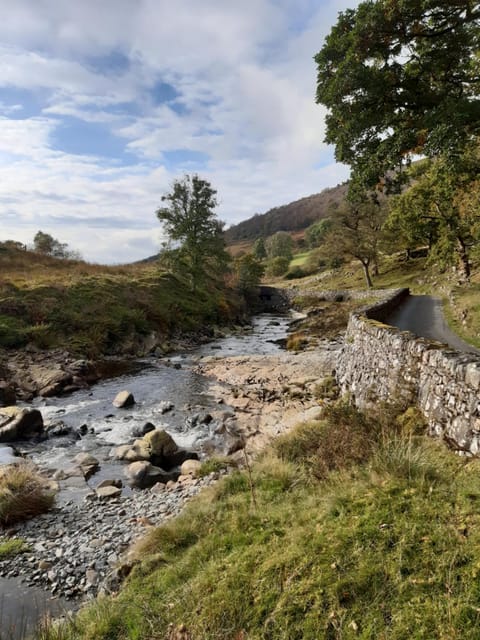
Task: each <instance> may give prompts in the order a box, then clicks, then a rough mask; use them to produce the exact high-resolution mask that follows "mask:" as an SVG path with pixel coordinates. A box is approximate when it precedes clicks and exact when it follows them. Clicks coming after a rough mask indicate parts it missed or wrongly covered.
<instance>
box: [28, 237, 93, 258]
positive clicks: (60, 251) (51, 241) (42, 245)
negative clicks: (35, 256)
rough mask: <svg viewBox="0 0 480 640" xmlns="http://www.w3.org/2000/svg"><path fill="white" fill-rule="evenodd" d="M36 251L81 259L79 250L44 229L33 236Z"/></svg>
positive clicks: (54, 255)
mask: <svg viewBox="0 0 480 640" xmlns="http://www.w3.org/2000/svg"><path fill="white" fill-rule="evenodd" d="M33 248H34V251H37V252H38V253H43V254H44V255H47V256H53V257H54V258H63V259H65V260H81V256H80V254H79V252H78V251H74V250H72V249H69V247H68V244H67V243H66V242H60V240H57V239H56V238H54V237H53V236H51V235H50V234H49V233H44V232H43V231H37V233H36V234H35V237H34V238H33Z"/></svg>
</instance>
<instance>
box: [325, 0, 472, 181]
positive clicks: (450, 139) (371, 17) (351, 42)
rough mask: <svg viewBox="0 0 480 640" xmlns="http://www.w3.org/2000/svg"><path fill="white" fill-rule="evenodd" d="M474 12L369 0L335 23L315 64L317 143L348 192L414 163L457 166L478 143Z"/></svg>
mask: <svg viewBox="0 0 480 640" xmlns="http://www.w3.org/2000/svg"><path fill="white" fill-rule="evenodd" d="M479 19H480V3H479V2H476V1H474V0H368V1H364V2H362V3H361V4H360V5H359V6H358V7H357V8H356V9H354V10H352V9H349V10H347V11H345V12H343V13H340V14H339V18H338V21H337V24H336V25H335V26H334V27H333V29H332V30H331V32H330V35H329V36H328V37H327V39H326V41H325V44H324V46H323V48H322V49H321V51H320V52H319V53H318V54H317V55H316V56H315V61H316V63H317V68H318V79H317V96H316V99H317V102H318V103H321V104H323V105H325V106H326V107H327V108H328V109H329V114H328V116H327V120H326V125H327V129H326V137H325V141H326V142H328V143H332V144H334V145H335V151H336V158H337V160H339V161H341V162H345V163H346V164H349V165H350V166H351V167H352V169H353V172H352V180H353V181H352V185H353V188H354V187H355V185H356V184H357V183H360V184H361V188H364V187H365V186H367V187H372V186H373V185H375V184H376V183H377V182H378V180H379V179H383V180H386V181H390V180H392V178H393V177H398V176H401V173H400V172H398V171H396V172H395V173H390V174H389V173H388V171H389V170H391V169H398V167H401V165H402V164H403V163H404V162H405V161H406V162H409V160H410V158H411V157H412V155H414V154H419V153H421V154H424V155H427V156H430V157H433V156H437V155H440V154H441V155H445V156H447V157H449V158H450V159H455V158H456V157H457V156H458V154H459V153H460V152H461V150H462V149H463V148H465V147H466V146H468V145H469V144H470V143H471V141H472V140H473V139H474V138H475V137H476V136H478V135H479V133H480V95H479V91H478V87H479V86H480V84H479V83H480V61H479V55H478V52H479V49H480V29H479V27H478V21H479Z"/></svg>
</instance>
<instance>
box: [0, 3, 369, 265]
mask: <svg viewBox="0 0 480 640" xmlns="http://www.w3.org/2000/svg"><path fill="white" fill-rule="evenodd" d="M356 4H358V2H357V0H202V1H201V2H200V1H199V0H175V1H172V0H81V1H80V0H15V1H14V2H12V0H0V10H1V16H2V20H1V21H0V220H1V225H0V240H7V239H13V240H18V241H21V242H23V243H26V244H28V245H31V244H32V242H33V237H34V235H35V233H36V232H37V231H38V230H42V231H43V232H44V233H49V234H51V235H52V236H53V237H54V238H56V239H58V240H59V241H61V242H65V243H67V244H68V245H69V247H70V248H72V249H75V250H76V251H78V252H80V254H81V255H82V256H83V257H84V258H85V259H86V260H88V261H90V262H97V263H105V264H114V263H125V262H131V261H135V260H140V259H142V258H145V257H147V256H150V255H152V254H155V253H157V252H158V250H159V248H160V246H161V243H162V241H164V240H165V237H164V235H163V233H162V228H161V225H160V223H159V222H158V219H157V218H156V215H155V211H156V209H157V208H158V207H159V206H160V205H161V197H162V195H164V194H165V193H168V191H169V190H170V189H171V186H172V183H173V181H174V180H175V179H179V178H181V177H182V176H183V175H184V174H186V173H188V174H193V173H197V174H198V175H199V176H200V177H202V178H204V179H206V180H208V181H209V182H210V183H211V184H212V186H213V187H214V188H215V189H216V190H217V198H218V201H219V206H218V208H217V215H218V217H219V218H220V219H221V220H223V221H224V222H225V223H226V226H227V227H228V226H230V225H232V224H236V223H238V222H240V221H242V220H245V219H247V218H249V217H251V216H252V215H254V214H255V213H264V212H265V211H267V210H268V209H270V208H272V207H275V206H279V205H282V204H287V203H288V202H292V201H293V200H297V199H299V198H302V197H304V196H308V195H310V194H312V193H318V192H319V191H321V190H322V189H324V188H326V187H333V186H335V185H336V184H339V183H341V182H343V181H344V180H346V179H347V178H348V169H347V167H345V166H343V165H340V164H337V163H336V162H335V160H334V153H333V148H332V147H330V146H327V145H325V144H324V142H323V138H324V130H325V124H324V118H325V114H326V111H325V109H324V108H323V106H321V105H317V104H315V83H316V69H315V63H314V61H313V56H314V55H315V53H317V52H318V51H319V50H320V48H321V47H322V43H323V40H324V38H325V36H326V35H327V34H328V32H329V31H330V29H331V27H332V26H333V24H334V23H335V22H336V19H337V15H338V12H339V11H342V10H345V9H346V8H349V7H354V6H356Z"/></svg>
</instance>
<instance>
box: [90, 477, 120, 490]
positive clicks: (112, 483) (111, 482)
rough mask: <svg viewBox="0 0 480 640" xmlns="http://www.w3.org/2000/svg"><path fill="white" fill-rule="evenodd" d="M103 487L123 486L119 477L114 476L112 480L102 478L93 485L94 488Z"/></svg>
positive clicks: (118, 487)
mask: <svg viewBox="0 0 480 640" xmlns="http://www.w3.org/2000/svg"><path fill="white" fill-rule="evenodd" d="M103 487H117V489H121V488H122V487H123V482H122V481H121V480H120V478H115V479H112V480H102V481H101V482H99V483H98V484H97V486H96V487H95V489H96V490H98V489H102V488H103Z"/></svg>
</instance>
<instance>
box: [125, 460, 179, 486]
mask: <svg viewBox="0 0 480 640" xmlns="http://www.w3.org/2000/svg"><path fill="white" fill-rule="evenodd" d="M125 474H126V476H127V478H128V479H129V483H130V485H131V486H132V487H137V488H138V489H147V488H149V487H152V486H153V485H154V484H156V483H157V482H162V483H163V484H165V483H166V482H168V481H169V480H172V481H175V480H176V479H177V477H178V473H175V472H170V473H168V472H167V471H164V470H163V469H160V467H155V466H154V465H152V464H151V463H150V462H147V461H145V460H144V461H139V462H132V464H130V465H128V467H127V469H126V471H125Z"/></svg>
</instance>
